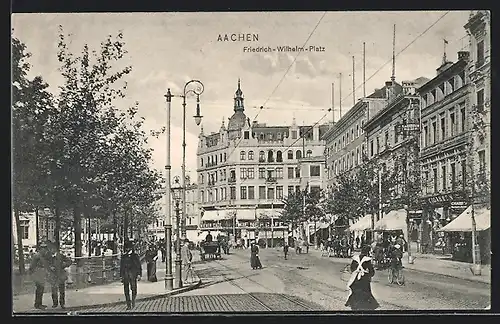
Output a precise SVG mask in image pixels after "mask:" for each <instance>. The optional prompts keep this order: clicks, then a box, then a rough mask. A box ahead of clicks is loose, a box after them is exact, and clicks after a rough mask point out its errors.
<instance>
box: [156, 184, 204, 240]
mask: <svg viewBox="0 0 500 324" xmlns="http://www.w3.org/2000/svg"><path fill="white" fill-rule="evenodd" d="M162 194H163V195H164V194H165V192H164V190H163V191H162ZM158 203H159V204H160V206H161V215H160V216H159V217H158V218H157V219H156V220H155V221H154V222H153V223H152V224H150V225H149V226H148V232H149V235H150V236H153V237H155V238H156V239H161V238H165V215H164V214H165V197H163V198H162V199H161V200H160V201H159V202H158ZM181 203H182V202H181ZM171 206H172V210H171V214H170V215H171V224H172V233H174V234H175V232H176V228H177V223H176V215H175V205H174V204H173V203H172V204H171ZM181 213H182V207H181ZM186 214H187V216H186V217H185V218H183V217H182V215H180V220H181V226H185V228H186V237H187V239H189V240H190V241H196V240H197V237H198V234H199V226H200V221H201V209H200V207H199V203H198V185H197V184H196V183H192V182H191V179H190V177H189V176H186ZM182 221H184V224H182Z"/></svg>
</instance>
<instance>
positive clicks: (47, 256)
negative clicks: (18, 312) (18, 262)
mask: <svg viewBox="0 0 500 324" xmlns="http://www.w3.org/2000/svg"><path fill="white" fill-rule="evenodd" d="M71 263H72V261H71V259H70V258H68V257H67V256H65V255H64V254H62V253H60V252H59V249H58V247H57V245H56V244H55V243H54V242H50V241H49V242H42V243H40V245H39V249H38V251H37V252H36V253H35V254H34V255H33V257H32V258H31V262H30V267H29V273H30V274H31V276H32V278H33V281H34V283H35V308H36V309H45V308H47V306H45V305H43V293H44V290H45V285H46V284H47V283H48V284H50V287H51V291H52V307H53V308H57V307H58V306H61V308H63V309H64V308H65V299H66V298H65V297H66V279H68V275H67V272H66V268H67V267H69V266H70V265H71Z"/></svg>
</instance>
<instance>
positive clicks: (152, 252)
mask: <svg viewBox="0 0 500 324" xmlns="http://www.w3.org/2000/svg"><path fill="white" fill-rule="evenodd" d="M144 258H145V259H146V267H147V270H146V271H147V277H148V281H150V282H157V281H158V278H157V277H156V260H157V259H158V250H157V249H156V247H155V246H154V244H151V245H150V246H149V249H148V250H147V251H146V255H145V257H144Z"/></svg>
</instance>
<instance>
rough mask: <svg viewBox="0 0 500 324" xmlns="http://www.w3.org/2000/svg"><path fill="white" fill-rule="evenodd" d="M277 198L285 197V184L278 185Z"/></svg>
mask: <svg viewBox="0 0 500 324" xmlns="http://www.w3.org/2000/svg"><path fill="white" fill-rule="evenodd" d="M276 199H283V186H277V187H276Z"/></svg>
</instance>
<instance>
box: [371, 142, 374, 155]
mask: <svg viewBox="0 0 500 324" xmlns="http://www.w3.org/2000/svg"><path fill="white" fill-rule="evenodd" d="M373 154H374V152H373V140H371V141H370V157H372V156H373Z"/></svg>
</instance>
